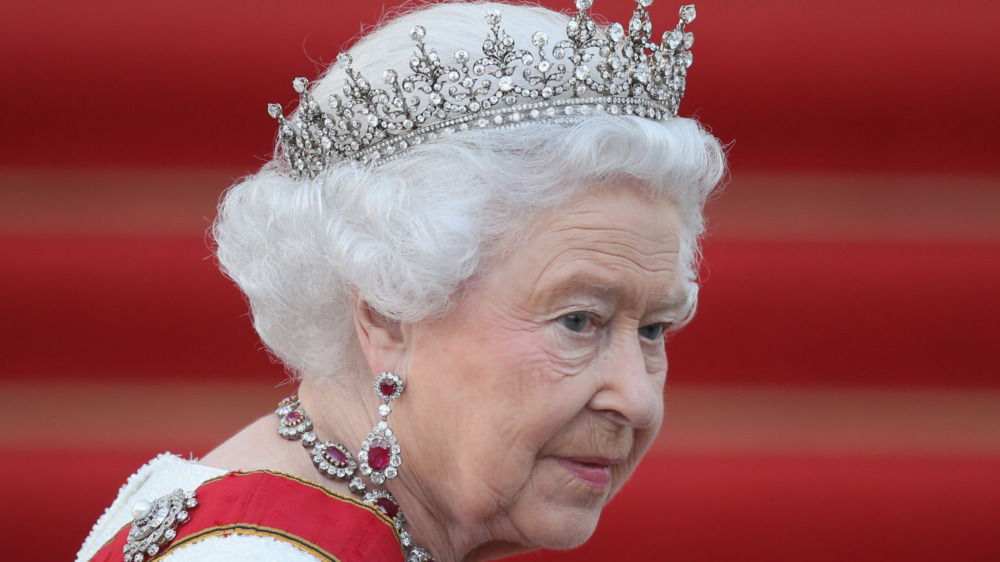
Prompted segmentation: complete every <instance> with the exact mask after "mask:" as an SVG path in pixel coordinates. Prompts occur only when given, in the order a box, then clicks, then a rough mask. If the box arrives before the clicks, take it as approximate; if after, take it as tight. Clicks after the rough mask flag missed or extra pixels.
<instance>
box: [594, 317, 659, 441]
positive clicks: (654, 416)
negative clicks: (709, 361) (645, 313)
mask: <svg viewBox="0 0 1000 562" xmlns="http://www.w3.org/2000/svg"><path fill="white" fill-rule="evenodd" d="M628 340H630V341H624V338H623V341H622V342H621V344H620V345H617V346H614V347H613V348H611V349H609V350H608V352H606V356H605V357H604V358H602V360H601V362H600V364H599V366H598V368H599V370H600V372H599V373H598V377H599V386H598V388H597V390H596V392H595V393H594V395H593V397H591V400H590V407H591V408H592V409H594V410H597V411H600V412H602V413H604V414H606V415H607V416H610V417H611V418H612V419H613V421H615V422H616V423H618V424H621V425H627V426H630V427H635V428H645V427H649V426H651V425H653V424H656V423H658V422H659V420H660V418H661V416H662V412H663V383H664V379H665V376H664V375H665V374H666V373H665V372H662V371H665V370H666V362H665V361H664V362H663V364H662V365H658V366H657V367H656V368H657V369H659V370H660V371H661V372H650V370H649V369H650V366H651V365H650V362H649V361H648V360H647V357H646V356H645V354H644V352H643V348H642V344H641V343H640V341H639V338H638V335H637V334H635V332H633V333H632V334H631V338H628Z"/></svg>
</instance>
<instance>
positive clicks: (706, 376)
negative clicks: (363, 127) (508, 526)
mask: <svg viewBox="0 0 1000 562" xmlns="http://www.w3.org/2000/svg"><path fill="white" fill-rule="evenodd" d="M396 4H397V3H395V2H391V1H390V2H386V3H362V2H355V3H351V4H349V5H343V4H342V3H333V2H319V1H289V2H282V3H277V2H263V1H260V0H253V1H242V2H235V1H231V0H222V1H218V2H212V3H207V2H193V1H190V0H177V1H174V2H170V3H159V2H158V3H153V2H123V1H111V0H97V1H93V2H87V3H84V2H66V1H62V2H56V1H51V2H45V1H42V2H35V3H27V2H23V3H18V4H16V5H11V6H6V7H4V8H0V15H2V16H3V17H0V84H2V89H0V103H2V107H3V108H4V109H5V115H4V121H3V125H2V127H0V130H2V133H0V330H2V337H0V353H2V356H3V357H4V358H5V361H4V363H3V367H0V406H2V407H0V420H2V421H3V422H4V423H3V424H2V426H0V427H2V428H3V429H0V469H2V474H3V478H2V483H0V499H2V500H4V505H5V506H8V507H9V508H13V509H8V510H7V511H6V513H5V515H2V516H0V537H3V538H4V539H5V540H4V544H5V545H7V547H6V549H5V557H8V559H12V560H57V559H67V558H69V557H71V556H72V553H73V552H75V549H76V547H77V546H78V545H79V543H80V542H81V541H82V540H83V538H84V537H85V536H86V533H87V531H88V529H89V526H90V525H91V524H92V522H93V521H94V520H95V519H96V518H97V516H98V515H99V514H100V513H101V511H102V510H103V509H104V507H106V506H107V505H108V504H109V503H110V501H111V500H112V499H113V497H114V494H115V491H116V489H117V487H118V486H119V485H120V484H121V483H122V482H124V480H125V478H126V477H127V476H128V475H129V474H130V473H132V472H133V471H134V470H135V469H136V468H137V467H138V466H139V465H140V464H141V463H143V462H144V461H145V460H147V459H148V458H150V457H152V456H154V455H155V454H156V453H158V452H160V451H163V450H166V449H170V450H172V451H174V452H177V453H181V454H188V453H190V454H193V455H195V456H198V455H202V454H204V453H205V452H207V451H208V450H210V449H211V448H212V446H213V445H214V443H216V442H218V441H219V440H220V439H222V438H224V437H225V436H227V435H228V434H230V433H232V432H234V431H235V430H236V429H238V428H239V427H241V426H242V425H244V424H245V423H248V422H249V421H251V420H252V419H254V418H255V417H257V416H259V415H262V414H263V413H266V412H267V411H268V410H269V409H270V408H271V407H272V404H273V402H275V401H276V400H277V399H278V398H280V397H281V396H283V395H284V394H287V393H288V388H289V387H288V386H287V385H284V386H283V385H281V384H280V383H282V381H283V380H284V378H285V377H284V374H283V371H282V369H281V368H280V366H277V365H274V364H272V363H271V362H270V360H269V359H268V357H267V354H266V353H265V352H263V351H262V350H261V348H260V344H259V342H258V341H257V340H256V337H255V335H254V334H253V332H252V329H251V327H250V322H249V319H248V318H247V316H246V307H245V305H244V303H243V301H242V298H241V296H240V295H239V293H238V291H237V290H236V289H235V288H234V287H233V286H232V285H231V283H229V282H228V281H227V280H225V279H224V278H223V277H222V276H221V275H220V274H219V273H218V271H217V269H216V267H215V264H214V262H213V260H212V258H211V252H210V250H209V242H208V240H207V237H206V234H205V231H206V229H207V227H208V226H209V224H210V222H211V219H212V217H213V216H214V209H215V204H216V202H217V201H218V198H219V195H220V194H221V192H222V191H223V190H224V189H225V188H226V187H227V186H228V185H229V184H231V183H232V181H233V180H234V179H235V178H238V177H240V176H241V175H244V174H246V173H249V172H252V171H254V170H256V169H257V168H258V167H259V166H260V164H261V163H262V162H263V161H264V160H265V159H267V157H268V156H269V154H270V153H271V150H272V143H273V140H274V130H275V128H274V122H273V120H272V119H271V118H270V117H268V116H267V113H266V111H265V106H266V104H267V103H268V102H283V103H285V105H286V108H289V109H290V108H291V107H292V106H293V104H294V100H295V95H294V92H293V91H292V89H291V79H292V78H293V77H295V76H307V77H314V76H315V75H316V74H317V73H318V71H319V69H321V68H322V67H323V65H324V64H325V63H327V62H329V61H332V60H333V59H334V57H335V55H336V53H337V52H338V51H339V49H340V48H341V47H343V46H345V45H348V44H349V43H350V42H351V40H352V38H353V37H355V36H357V35H358V34H359V33H360V30H361V29H362V26H370V25H373V24H375V23H377V21H378V20H379V17H380V15H381V14H382V13H384V12H385V11H387V10H389V9H391V8H392V7H393V6H394V5H396ZM542 4H543V5H546V6H550V7H555V8H561V9H565V8H568V7H569V4H570V2H569V0H560V1H556V0H545V1H543V2H542ZM676 7H677V6H675V5H673V4H669V3H665V2H663V0H658V1H657V2H656V3H655V4H654V5H653V6H652V8H651V12H652V15H653V21H654V24H655V25H656V27H657V30H659V31H662V30H664V29H666V28H667V27H669V26H672V25H673V22H674V21H675V14H676V12H675V10H676ZM631 8H632V4H630V3H629V2H626V1H624V0H598V2H597V6H596V8H595V11H596V12H597V13H599V14H602V15H603V16H605V17H606V18H607V19H608V20H609V21H626V20H627V19H628V17H629V13H630V11H631ZM698 13H699V15H698V19H697V20H696V21H695V23H694V24H692V26H691V29H692V31H694V32H695V36H696V41H695V45H694V49H693V51H694V56H695V64H694V66H693V67H692V69H691V72H692V74H691V79H690V81H689V89H688V93H687V95H686V97H685V99H684V102H683V103H682V105H681V113H682V114H683V115H695V116H697V117H699V118H700V119H701V120H703V121H704V122H705V123H706V124H708V125H709V126H710V127H711V128H712V131H713V132H714V133H715V134H716V135H717V136H718V137H719V138H720V139H722V140H723V141H724V142H726V143H730V145H731V146H730V157H731V168H732V177H731V181H730V182H729V184H728V185H727V187H726V190H725V193H724V195H723V196H722V197H721V198H719V199H718V200H717V201H715V202H713V203H712V204H711V205H710V207H709V217H710V230H711V231H712V238H711V239H710V241H709V242H707V243H706V246H705V265H704V272H703V278H704V286H703V292H702V303H701V306H700V310H699V315H698V318H697V319H696V321H695V322H694V323H693V324H692V325H691V326H690V327H689V328H687V329H686V330H685V331H684V332H682V333H681V334H679V335H678V336H676V338H675V339H674V340H672V341H671V342H670V344H669V346H668V347H669V351H670V354H671V373H670V383H669V384H670V387H671V388H670V389H669V390H668V394H667V410H668V413H667V421H666V425H665V427H664V430H663V433H662V436H661V438H660V440H659V442H658V443H657V446H656V448H655V449H654V451H653V452H652V453H651V454H650V458H648V459H647V461H646V462H645V463H644V465H643V466H642V467H641V469H640V471H639V472H638V474H637V475H636V477H635V479H634V481H633V482H632V483H630V485H629V486H628V487H627V488H626V489H625V491H623V492H622V494H621V496H620V497H619V498H618V499H616V501H615V502H613V503H612V505H611V506H610V507H609V508H608V511H607V514H606V516H605V517H604V518H603V519H602V523H601V525H600V527H599V528H598V532H597V534H596V535H595V538H594V540H593V541H592V542H591V543H589V544H588V545H587V546H585V547H584V548H583V549H582V550H579V551H575V552H574V553H572V554H564V553H562V554H561V553H541V554H536V555H529V556H527V557H526V558H528V559H532V558H534V559H537V560H562V559H567V560H568V559H570V558H574V559H584V560H591V559H592V560H598V559H605V558H608V557H611V556H621V555H625V556H629V557H630V558H632V559H637V560H682V561H687V560H801V559H810V560H845V559H850V560H941V559H947V560H997V559H1000V546H998V545H1000V543H998V542H997V541H996V539H995V536H994V535H995V531H996V529H997V528H998V527H1000V377H998V369H1000V367H998V365H1000V343H998V339H1000V338H998V336H1000V330H998V329H997V328H996V327H995V324H996V320H997V318H1000V297H998V296H997V294H996V293H997V290H998V288H1000V259H998V258H1000V251H998V250H1000V225H998V217H1000V159H998V158H997V157H996V150H997V149H998V148H1000V142H998V140H997V133H996V130H997V127H998V126H1000V104H997V102H996V100H997V99H1000V76H998V74H997V73H996V69H997V68H1000V39H998V38H997V33H996V24H995V22H996V20H997V17H998V16H1000V5H997V4H995V3H988V2H985V1H973V0H961V1H958V2H952V3H949V4H947V5H944V4H940V3H937V2H929V1H922V0H919V1H907V2H904V1H902V0H886V1H880V2H861V1H859V0H847V1H842V2H837V3H818V2H806V1H805V0H778V1H775V2H771V3H767V4H760V3H749V2H736V1H733V0H704V1H701V2H699V3H698ZM659 31H657V32H659Z"/></svg>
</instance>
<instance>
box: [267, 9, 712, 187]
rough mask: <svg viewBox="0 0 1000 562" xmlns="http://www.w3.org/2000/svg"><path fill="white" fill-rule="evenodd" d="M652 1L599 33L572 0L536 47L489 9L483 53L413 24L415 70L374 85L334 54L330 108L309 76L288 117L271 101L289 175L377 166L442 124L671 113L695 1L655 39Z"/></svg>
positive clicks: (498, 124)
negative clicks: (431, 36) (444, 51)
mask: <svg viewBox="0 0 1000 562" xmlns="http://www.w3.org/2000/svg"><path fill="white" fill-rule="evenodd" d="M652 3H653V0H637V5H636V9H635V11H634V12H633V15H632V19H631V20H629V23H628V31H627V32H626V30H625V28H624V27H623V26H622V25H621V24H619V23H612V24H611V25H608V26H607V27H606V28H605V29H604V34H603V36H602V35H598V33H597V24H596V23H595V22H594V20H592V19H591V18H590V15H589V14H588V10H589V9H590V7H591V5H592V4H593V0H576V7H577V9H578V12H577V13H576V14H575V16H574V17H573V18H572V19H570V21H569V22H568V23H567V25H566V37H565V38H562V37H560V38H550V37H548V35H547V34H546V33H545V32H542V31H538V32H536V33H534V34H533V35H532V36H531V48H525V47H524V46H517V45H515V44H514V40H513V39H512V38H511V37H510V36H508V35H507V33H506V32H505V31H504V30H503V28H502V27H500V20H501V14H500V11H499V10H497V9H496V8H492V9H489V10H487V12H486V15H485V19H486V23H487V24H489V26H490V30H489V32H488V34H487V37H486V39H485V40H484V41H483V44H482V52H483V55H484V56H483V57H481V58H475V57H473V56H472V55H471V54H470V52H469V51H468V50H466V49H458V50H457V51H455V53H453V54H452V57H451V58H452V59H453V63H451V64H446V63H444V62H443V61H442V58H441V56H440V55H439V54H438V53H437V52H436V51H435V50H434V49H432V48H430V47H428V46H427V45H426V44H425V43H424V38H425V36H426V33H427V32H426V30H425V29H424V28H423V27H421V26H415V27H414V28H413V29H411V30H410V38H411V39H412V40H413V41H414V42H415V44H416V47H415V50H414V53H413V56H412V57H411V58H410V63H409V67H410V72H409V73H407V74H404V75H402V76H401V75H400V74H399V73H397V72H396V71H395V70H391V69H390V70H386V71H385V72H383V73H382V76H381V79H382V82H383V83H384V85H385V88H376V87H375V86H373V85H372V83H371V82H369V80H368V79H367V78H366V77H364V76H362V75H361V73H360V72H357V71H356V70H354V69H353V68H352V67H351V64H352V60H351V57H350V55H349V54H347V53H341V54H340V55H339V56H338V57H337V64H338V65H340V67H341V68H342V69H343V70H344V71H345V73H346V75H347V76H346V81H345V84H344V88H343V93H342V94H333V95H331V96H329V98H328V99H327V103H328V107H329V111H324V110H323V109H322V108H321V107H320V105H319V103H318V102H317V101H316V100H315V99H314V97H313V96H312V94H311V93H310V92H309V81H308V80H306V79H305V78H296V79H295V80H294V81H293V82H292V85H293V87H294V89H295V91H296V92H298V93H299V94H300V100H299V107H298V110H297V112H296V113H295V115H294V116H293V117H292V118H291V119H290V120H289V119H285V117H284V116H283V114H282V107H281V106H280V105H279V104H274V103H272V104H269V105H268V113H269V114H270V115H271V117H273V118H275V119H276V120H277V121H278V123H279V125H278V138H279V141H280V143H281V152H282V154H283V155H284V157H285V159H286V160H287V162H288V164H289V167H290V170H291V174H292V175H293V176H295V177H298V178H309V179H311V178H314V177H316V176H317V175H318V174H319V173H320V172H322V171H323V170H324V169H326V168H327V167H328V166H329V165H330V164H333V163H336V162H341V161H355V162H359V163H361V164H365V165H377V164H381V163H384V162H387V161H390V160H392V159H394V158H398V157H399V156H400V155H401V154H404V153H405V152H406V151H407V150H408V149H410V148H411V147H413V146H416V145H419V144H421V143H423V142H425V141H429V140H433V139H435V138H437V137H438V136H440V135H448V134H452V133H455V132H459V131H467V130H470V129H486V128H510V127H516V126H520V125H524V124H526V123H531V122H538V121H556V122H573V121H575V120H577V119H579V117H580V116H584V115H588V114H590V113H594V112H604V113H608V114H612V115H618V114H624V115H635V116H638V117H643V118H646V119H651V120H654V121H663V120H666V119H669V118H671V117H674V116H676V115H677V107H678V105H679V104H680V101H681V98H682V97H683V96H684V88H685V81H686V76H687V69H688V67H690V66H691V61H692V56H691V53H690V52H689V51H688V49H690V47H691V45H692V43H693V42H694V36H693V35H692V34H691V33H690V32H687V31H685V26H686V25H687V24H689V23H691V22H692V21H694V18H695V8H694V5H687V6H683V7H681V9H680V21H679V22H678V24H677V27H676V28H675V29H672V30H670V31H667V32H665V33H664V34H663V37H662V40H661V42H660V43H656V42H654V41H653V40H652V28H653V25H652V22H651V21H650V18H649V12H648V11H647V10H646V8H648V7H649V6H650V5H652ZM515 76H518V77H520V80H517V81H515V79H514V77H515Z"/></svg>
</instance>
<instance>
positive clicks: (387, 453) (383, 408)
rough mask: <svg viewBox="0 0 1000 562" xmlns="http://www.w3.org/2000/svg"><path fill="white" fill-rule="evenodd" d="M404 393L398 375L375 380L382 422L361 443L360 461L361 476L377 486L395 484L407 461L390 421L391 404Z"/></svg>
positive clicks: (385, 373) (388, 374)
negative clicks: (400, 454)
mask: <svg viewBox="0 0 1000 562" xmlns="http://www.w3.org/2000/svg"><path fill="white" fill-rule="evenodd" d="M402 393H403V379H401V378H400V377H399V375H397V374H396V373H393V372H391V371H386V372H384V373H382V374H380V375H379V376H377V377H375V394H377V395H378V397H379V398H380V399H381V400H382V404H380V405H379V407H378V413H379V415H380V416H381V417H382V420H381V421H379V422H378V424H376V425H375V427H373V428H372V430H371V431H370V432H369V433H368V437H366V438H365V440H364V441H363V442H362V443H361V452H360V453H358V461H359V464H360V468H361V474H364V475H365V476H367V477H369V478H371V481H372V482H373V483H375V484H376V485H379V484H383V483H385V481H386V480H392V479H393V478H395V477H396V476H398V474H399V470H398V469H399V466H400V465H401V464H403V459H402V458H401V457H400V456H399V452H400V449H399V443H398V442H397V441H396V436H395V435H393V433H392V429H391V428H390V427H389V422H388V417H389V414H390V413H391V412H392V408H390V407H389V402H392V401H393V400H395V399H397V398H399V396H400V395H401V394H402Z"/></svg>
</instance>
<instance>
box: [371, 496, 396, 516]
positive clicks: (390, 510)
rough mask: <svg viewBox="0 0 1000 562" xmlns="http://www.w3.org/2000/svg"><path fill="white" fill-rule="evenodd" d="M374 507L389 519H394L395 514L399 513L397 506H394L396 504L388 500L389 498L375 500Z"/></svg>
mask: <svg viewBox="0 0 1000 562" xmlns="http://www.w3.org/2000/svg"><path fill="white" fill-rule="evenodd" d="M375 505H377V506H378V508H379V509H381V510H382V513H385V514H386V515H388V516H389V517H390V518H392V517H395V516H396V514H397V513H399V506H398V505H396V502H394V501H392V500H390V499H389V498H379V499H377V500H375Z"/></svg>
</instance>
